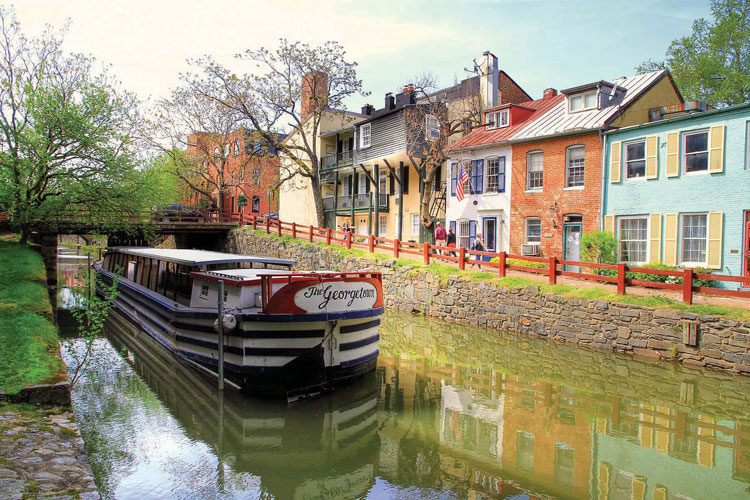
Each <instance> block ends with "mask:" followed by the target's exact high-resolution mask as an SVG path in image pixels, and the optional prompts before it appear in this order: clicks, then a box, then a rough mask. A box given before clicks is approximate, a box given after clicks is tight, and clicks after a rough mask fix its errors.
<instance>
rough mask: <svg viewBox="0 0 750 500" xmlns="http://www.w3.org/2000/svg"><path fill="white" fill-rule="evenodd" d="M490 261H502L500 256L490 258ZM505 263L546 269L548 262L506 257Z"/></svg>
mask: <svg viewBox="0 0 750 500" xmlns="http://www.w3.org/2000/svg"><path fill="white" fill-rule="evenodd" d="M490 262H494V263H496V264H497V263H498V262H500V258H499V257H492V258H491V259H490ZM505 265H507V266H526V267H533V268H535V269H544V268H545V267H547V264H545V263H544V262H532V261H530V260H523V259H505Z"/></svg>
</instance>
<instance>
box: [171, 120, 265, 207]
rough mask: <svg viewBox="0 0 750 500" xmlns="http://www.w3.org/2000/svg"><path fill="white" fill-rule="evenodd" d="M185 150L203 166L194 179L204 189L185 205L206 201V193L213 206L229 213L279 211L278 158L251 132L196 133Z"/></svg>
mask: <svg viewBox="0 0 750 500" xmlns="http://www.w3.org/2000/svg"><path fill="white" fill-rule="evenodd" d="M187 151H188V153H189V154H191V155H194V156H193V157H192V158H191V161H192V162H196V164H198V165H201V166H202V168H199V169H197V172H200V174H198V175H197V176H196V177H197V178H196V180H195V182H196V183H198V184H200V188H201V190H202V191H204V193H200V192H197V191H196V190H193V191H192V194H191V196H189V197H188V199H187V200H185V202H186V203H187V204H189V205H192V206H199V205H201V204H202V203H205V202H201V198H206V193H208V194H209V195H210V196H209V198H210V202H209V203H210V204H211V206H212V207H216V208H220V209H222V210H225V211H227V212H228V213H231V214H240V213H255V214H269V213H278V210H279V197H278V181H279V157H278V155H277V154H276V151H275V150H274V149H273V148H270V147H268V146H267V145H266V144H265V143H264V142H263V141H262V140H261V139H260V138H259V137H257V136H256V135H255V134H254V133H253V132H252V131H250V130H247V129H238V130H234V131H232V132H230V133H227V134H209V133H206V132H196V133H194V134H191V135H190V137H189V138H188V148H187ZM220 187H221V189H220ZM243 198H244V203H245V204H246V205H245V206H242V205H243Z"/></svg>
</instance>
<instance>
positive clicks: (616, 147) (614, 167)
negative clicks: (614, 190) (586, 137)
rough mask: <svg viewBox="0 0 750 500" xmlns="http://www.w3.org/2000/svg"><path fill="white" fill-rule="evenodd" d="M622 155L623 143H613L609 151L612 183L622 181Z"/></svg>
mask: <svg viewBox="0 0 750 500" xmlns="http://www.w3.org/2000/svg"><path fill="white" fill-rule="evenodd" d="M621 155H622V143H621V142H619V141H618V142H613V143H612V146H611V147H610V150H609V180H610V182H620V180H621V179H622V166H621V164H620V156H621Z"/></svg>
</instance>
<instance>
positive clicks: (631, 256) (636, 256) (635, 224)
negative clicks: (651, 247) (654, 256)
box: [617, 217, 648, 264]
mask: <svg viewBox="0 0 750 500" xmlns="http://www.w3.org/2000/svg"><path fill="white" fill-rule="evenodd" d="M617 223H618V225H619V229H618V231H617V234H618V235H619V237H618V240H619V241H618V249H619V253H620V261H622V262H627V263H629V264H645V263H646V262H648V217H620V218H619V219H618V221H617Z"/></svg>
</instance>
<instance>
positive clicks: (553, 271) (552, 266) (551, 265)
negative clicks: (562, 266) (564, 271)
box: [549, 256, 557, 285]
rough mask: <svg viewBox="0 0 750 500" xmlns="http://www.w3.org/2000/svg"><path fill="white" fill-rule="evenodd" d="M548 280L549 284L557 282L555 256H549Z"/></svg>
mask: <svg viewBox="0 0 750 500" xmlns="http://www.w3.org/2000/svg"><path fill="white" fill-rule="evenodd" d="M549 282H550V284H551V285H554V284H556V283H557V257H555V256H552V257H550V258H549Z"/></svg>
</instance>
